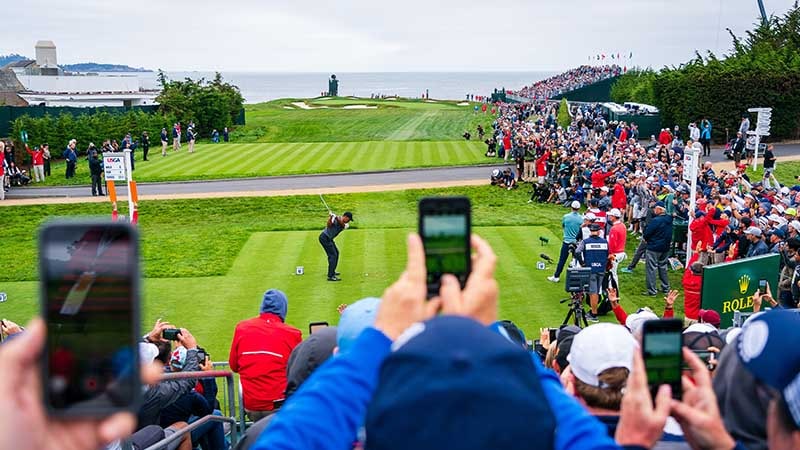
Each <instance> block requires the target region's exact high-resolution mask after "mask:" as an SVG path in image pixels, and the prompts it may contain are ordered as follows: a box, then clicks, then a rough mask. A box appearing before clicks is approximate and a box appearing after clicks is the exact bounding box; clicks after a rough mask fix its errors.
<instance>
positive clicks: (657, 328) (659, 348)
mask: <svg viewBox="0 0 800 450" xmlns="http://www.w3.org/2000/svg"><path fill="white" fill-rule="evenodd" d="M682 330H683V322H681V321H680V320H678V319H661V320H648V321H647V322H645V323H644V327H643V332H642V355H643V356H644V367H645V370H646V372H647V384H648V385H649V386H650V393H651V394H652V395H653V398H654V399H655V396H656V393H657V392H658V388H659V386H661V385H662V384H668V385H670V387H671V388H672V397H673V398H675V399H678V400H680V398H681V369H682V365H683V355H682V350H681V349H682V347H683V336H682V334H681V331H682Z"/></svg>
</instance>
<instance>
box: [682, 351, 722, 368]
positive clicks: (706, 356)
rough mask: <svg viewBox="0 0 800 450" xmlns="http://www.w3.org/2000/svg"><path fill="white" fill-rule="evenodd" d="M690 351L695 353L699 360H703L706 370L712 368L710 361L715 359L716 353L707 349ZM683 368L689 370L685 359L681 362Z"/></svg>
mask: <svg viewBox="0 0 800 450" xmlns="http://www.w3.org/2000/svg"><path fill="white" fill-rule="evenodd" d="M692 353H694V354H695V355H697V357H698V358H700V360H701V361H703V363H704V364H705V365H706V367H708V370H713V369H714V364H711V363H712V362H713V361H714V360H716V359H717V354H716V353H714V352H712V351H708V350H692ZM683 370H691V369H690V368H689V364H688V363H687V362H686V361H684V362H683Z"/></svg>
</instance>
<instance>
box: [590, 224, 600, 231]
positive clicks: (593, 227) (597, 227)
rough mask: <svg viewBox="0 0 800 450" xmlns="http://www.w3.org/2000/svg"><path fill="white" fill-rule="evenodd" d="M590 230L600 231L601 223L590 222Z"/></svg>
mask: <svg viewBox="0 0 800 450" xmlns="http://www.w3.org/2000/svg"><path fill="white" fill-rule="evenodd" d="M589 231H600V225H598V224H596V223H592V224H589Z"/></svg>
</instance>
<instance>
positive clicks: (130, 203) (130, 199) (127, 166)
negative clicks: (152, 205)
mask: <svg viewBox="0 0 800 450" xmlns="http://www.w3.org/2000/svg"><path fill="white" fill-rule="evenodd" d="M124 152H125V156H124V160H125V172H126V173H127V175H128V176H127V180H126V181H127V182H128V220H129V221H130V222H133V210H134V208H133V192H131V182H132V181H133V168H132V167H131V158H132V157H133V151H132V150H131V149H129V148H126V149H125V150H124Z"/></svg>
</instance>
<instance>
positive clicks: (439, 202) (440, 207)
mask: <svg viewBox="0 0 800 450" xmlns="http://www.w3.org/2000/svg"><path fill="white" fill-rule="evenodd" d="M418 207H419V213H418V218H417V230H418V233H419V235H420V237H421V238H422V244H423V246H424V245H425V238H424V236H425V233H424V225H423V220H422V219H423V217H424V216H425V215H426V214H429V213H436V214H443V213H451V214H456V213H457V214H464V215H465V217H466V223H467V230H466V231H467V232H466V234H465V239H464V251H465V252H466V255H467V256H466V264H467V271H466V273H464V274H463V277H460V282H461V288H462V289H463V288H464V284H465V283H466V281H467V278H468V277H469V274H470V273H472V258H471V257H470V243H469V242H470V236H471V235H472V205H471V203H470V200H469V198H467V197H462V196H456V197H425V198H423V199H421V200H420V201H419V205H418ZM454 275H456V276H458V275H461V274H454ZM440 281H441V280H440V279H437V280H434V281H433V282H432V283H428V298H432V297H434V296H436V295H438V294H439V287H440Z"/></svg>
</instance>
